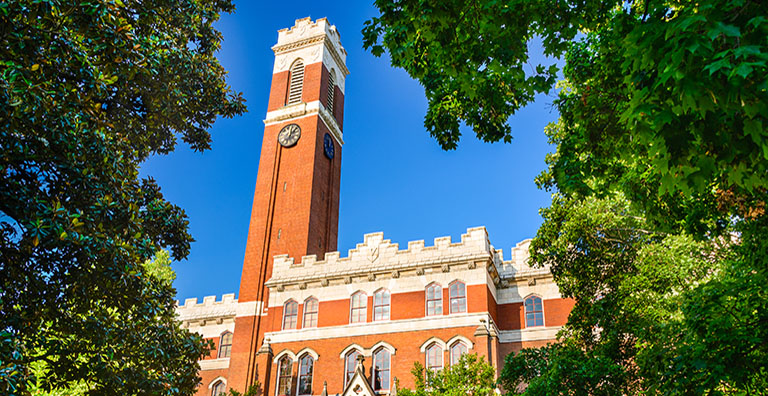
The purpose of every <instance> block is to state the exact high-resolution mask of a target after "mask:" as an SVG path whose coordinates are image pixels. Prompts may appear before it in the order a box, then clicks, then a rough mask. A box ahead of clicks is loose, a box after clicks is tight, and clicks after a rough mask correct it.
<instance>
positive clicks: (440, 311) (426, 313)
mask: <svg viewBox="0 0 768 396" xmlns="http://www.w3.org/2000/svg"><path fill="white" fill-rule="evenodd" d="M435 288H436V289H437V291H436V292H434V293H433V297H434V296H437V297H436V298H432V299H430V298H429V292H430V289H435ZM430 302H435V304H434V306H433V311H434V312H433V313H431V314H430V313H429V312H430V309H429V303H430ZM438 304H439V309H438ZM442 314H443V286H442V285H440V284H439V283H437V282H433V283H430V284H429V285H427V287H426V288H425V290H424V316H438V315H442Z"/></svg>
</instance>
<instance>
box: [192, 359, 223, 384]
mask: <svg viewBox="0 0 768 396" xmlns="http://www.w3.org/2000/svg"><path fill="white" fill-rule="evenodd" d="M197 363H198V364H200V370H201V371H204V370H221V369H225V368H229V358H228V357H227V358H220V359H206V360H198V361H197ZM219 378H221V377H219ZM214 382H215V381H214ZM224 382H225V383H226V380H224ZM212 383H213V382H212Z"/></svg>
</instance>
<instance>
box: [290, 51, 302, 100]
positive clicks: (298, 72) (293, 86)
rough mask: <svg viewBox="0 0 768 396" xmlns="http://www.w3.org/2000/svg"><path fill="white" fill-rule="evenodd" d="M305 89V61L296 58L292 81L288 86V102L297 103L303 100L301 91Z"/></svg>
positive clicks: (292, 69) (292, 67)
mask: <svg viewBox="0 0 768 396" xmlns="http://www.w3.org/2000/svg"><path fill="white" fill-rule="evenodd" d="M303 89H304V62H302V61H301V59H296V61H295V62H293V65H291V82H290V84H289V86H288V103H287V104H289V105H290V104H295V103H299V102H301V92H302V91H303Z"/></svg>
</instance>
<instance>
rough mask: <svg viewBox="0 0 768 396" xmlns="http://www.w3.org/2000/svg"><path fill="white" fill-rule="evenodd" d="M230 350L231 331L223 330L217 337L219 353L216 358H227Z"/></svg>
mask: <svg viewBox="0 0 768 396" xmlns="http://www.w3.org/2000/svg"><path fill="white" fill-rule="evenodd" d="M231 352H232V333H231V332H229V331H226V332H224V334H222V335H221V338H219V354H218V355H217V356H216V357H218V358H228V357H229V354H230V353H231Z"/></svg>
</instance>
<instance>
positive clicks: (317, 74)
mask: <svg viewBox="0 0 768 396" xmlns="http://www.w3.org/2000/svg"><path fill="white" fill-rule="evenodd" d="M272 49H273V50H274V53H275V64H274V71H273V76H272V87H271V92H270V96H269V105H268V109H267V115H266V119H265V120H264V123H265V128H264V140H263V143H262V151H261V157H260V160H259V171H258V176H257V181H256V191H255V194H254V199H253V208H252V211H251V219H250V228H249V231H248V240H247V244H246V248H245V259H244V263H243V272H242V278H241V283H240V290H239V293H238V298H237V299H235V294H225V295H224V296H223V297H222V298H221V299H217V298H216V297H214V296H211V297H205V298H204V299H203V301H202V302H198V301H197V299H194V298H193V299H188V300H186V301H185V302H184V303H183V304H180V305H179V307H178V309H177V312H178V315H179V319H180V320H181V321H182V323H183V326H185V327H187V328H189V329H190V330H192V331H195V332H198V333H200V334H202V335H203V337H204V338H207V339H210V340H212V341H213V342H214V344H215V346H216V347H215V349H214V350H213V351H211V353H210V355H209V356H205V357H204V358H203V359H202V360H200V362H199V363H200V368H201V371H200V376H201V377H202V384H201V385H200V388H199V389H198V393H197V394H198V395H201V396H203V395H204V396H209V395H214V396H215V395H218V394H219V393H221V392H225V391H226V390H228V389H230V388H232V389H237V390H239V391H244V390H245V389H246V388H247V386H248V385H250V384H253V383H255V382H257V381H258V383H259V384H260V386H261V387H262V390H263V392H264V395H265V396H308V395H323V396H326V395H329V394H334V395H335V394H343V395H345V396H346V395H355V396H358V395H359V396H373V395H374V394H378V395H390V396H394V395H395V394H396V393H397V389H396V386H395V379H397V380H398V381H399V386H401V387H413V385H414V380H413V378H412V375H411V373H410V370H411V369H412V368H413V365H414V362H417V361H418V362H421V363H422V364H423V365H424V366H426V367H427V368H429V369H433V370H438V369H441V368H443V367H446V366H449V365H451V364H453V363H455V362H456V361H457V360H458V358H459V356H461V355H462V354H464V353H476V354H478V355H480V356H483V357H484V358H486V359H487V360H488V361H489V362H490V363H491V364H492V365H493V366H495V367H496V369H497V372H498V371H499V370H500V369H501V367H502V366H503V362H504V357H505V356H506V355H507V354H509V353H510V352H512V351H516V350H519V349H521V348H523V347H529V346H539V345H544V344H546V343H548V342H552V341H553V340H554V339H555V334H556V333H557V331H558V330H559V329H560V327H561V326H562V325H563V324H565V322H566V319H567V316H568V313H569V312H570V310H571V308H572V306H573V302H572V301H571V300H568V299H563V298H562V297H561V296H560V293H559V292H558V289H557V286H556V285H555V284H554V283H553V281H552V276H551V274H550V272H549V270H548V269H546V268H544V269H534V268H530V267H529V266H528V265H527V264H526V259H527V257H528V253H527V252H528V244H529V241H523V242H520V243H518V244H517V246H515V247H514V248H512V250H511V251H510V252H509V254H508V255H507V257H504V255H503V254H502V251H501V250H500V249H496V248H494V247H493V245H491V243H490V240H489V238H488V234H487V232H486V230H485V228H484V227H477V228H470V229H468V230H466V233H465V234H463V235H462V236H461V240H460V241H452V240H451V238H450V237H442V238H436V239H435V240H434V242H431V243H429V244H427V243H425V242H424V241H423V240H421V241H412V242H409V243H408V246H407V247H405V246H404V247H400V246H398V244H395V243H391V242H390V241H389V240H387V239H384V235H383V234H382V233H373V234H366V235H365V236H364V237H363V241H362V243H359V244H358V245H357V246H356V247H355V248H354V249H352V250H350V251H349V252H348V253H347V254H346V255H344V256H342V254H340V253H339V252H338V251H336V250H337V246H336V243H337V230H338V219H339V185H340V177H341V153H342V147H343V145H344V135H343V130H344V128H343V118H344V83H345V80H346V77H347V75H348V74H349V71H348V70H347V67H346V63H345V62H346V51H345V50H344V47H342V45H341V41H340V36H339V32H338V31H337V30H336V27H335V26H333V25H331V24H329V23H328V21H327V20H326V19H325V18H321V19H318V20H316V21H312V20H310V18H304V19H299V20H297V21H296V23H295V25H294V26H293V27H291V28H289V29H282V30H280V31H279V32H278V40H277V44H276V45H275V46H274V47H272Z"/></svg>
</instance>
